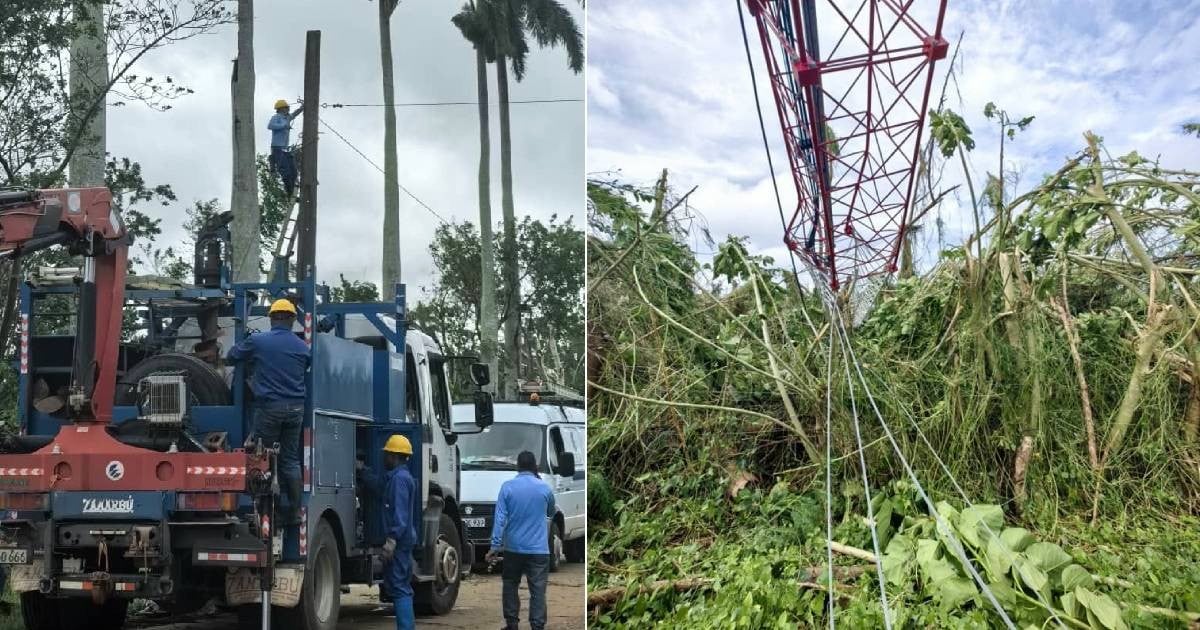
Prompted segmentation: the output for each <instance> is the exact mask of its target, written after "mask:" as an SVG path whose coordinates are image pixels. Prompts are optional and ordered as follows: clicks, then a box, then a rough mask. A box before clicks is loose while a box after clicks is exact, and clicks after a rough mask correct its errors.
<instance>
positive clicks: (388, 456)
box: [383, 435, 417, 630]
mask: <svg viewBox="0 0 1200 630" xmlns="http://www.w3.org/2000/svg"><path fill="white" fill-rule="evenodd" d="M411 457H412V443H411V442H409V441H408V438H406V437H404V436H403V435H393V436H391V437H389V438H388V440H387V443H386V444H384V446H383V467H384V468H385V469H386V470H387V472H386V473H385V476H384V488H383V528H384V536H386V539H385V541H384V544H383V558H384V560H385V561H386V562H387V565H386V567H385V568H384V577H383V582H384V586H385V587H386V588H387V592H388V595H389V596H391V598H392V606H393V608H394V609H395V611H396V630H412V629H413V628H415V627H416V618H415V616H414V614H413V589H412V572H413V556H412V551H413V547H414V546H416V544H417V528H416V523H414V522H413V521H414V519H413V501H414V497H415V496H417V494H416V493H417V482H416V480H414V479H413V476H412V473H410V472H409V471H408V460H409V458H411Z"/></svg>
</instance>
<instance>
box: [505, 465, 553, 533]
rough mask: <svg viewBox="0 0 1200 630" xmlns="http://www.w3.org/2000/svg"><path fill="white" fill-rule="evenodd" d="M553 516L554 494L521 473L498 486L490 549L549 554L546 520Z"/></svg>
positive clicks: (530, 474)
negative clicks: (498, 494)
mask: <svg viewBox="0 0 1200 630" xmlns="http://www.w3.org/2000/svg"><path fill="white" fill-rule="evenodd" d="M552 516H554V491H552V490H551V489H550V486H548V485H546V482H544V481H542V480H541V479H540V478H538V477H537V476H536V475H534V474H533V473H531V472H525V471H522V472H520V473H518V474H517V476H516V477H514V478H512V479H509V480H508V481H505V482H504V485H502V486H500V496H498V497H496V515H495V522H494V523H493V524H492V549H500V548H503V549H504V550H505V551H511V552H513V553H528V554H549V553H550V545H549V538H548V537H549V532H548V530H547V529H546V528H547V524H546V519H548V518H550V517H552Z"/></svg>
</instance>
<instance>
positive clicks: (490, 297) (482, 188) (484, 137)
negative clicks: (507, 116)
mask: <svg viewBox="0 0 1200 630" xmlns="http://www.w3.org/2000/svg"><path fill="white" fill-rule="evenodd" d="M475 76H476V79H477V81H476V83H477V85H478V89H479V239H480V240H479V272H480V276H479V278H480V280H479V285H480V296H479V358H480V361H482V362H483V363H486V364H487V365H488V368H489V369H490V370H491V373H492V379H493V382H492V383H491V384H489V385H488V391H491V392H493V393H495V391H496V384H495V379H498V378H499V377H500V362H499V359H498V357H497V355H496V341H497V339H498V338H499V337H500V324H499V322H498V320H497V319H496V254H495V252H494V251H493V246H494V245H495V239H494V238H493V236H492V184H491V182H492V140H491V130H490V127H489V124H488V116H489V111H488V105H489V104H488V82H487V59H485V58H484V56H483V51H482V50H478V49H476V51H475Z"/></svg>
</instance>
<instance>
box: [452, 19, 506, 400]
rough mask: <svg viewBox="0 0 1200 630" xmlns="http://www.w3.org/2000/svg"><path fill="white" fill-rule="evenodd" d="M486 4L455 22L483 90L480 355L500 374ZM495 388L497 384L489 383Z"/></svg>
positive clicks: (491, 45)
mask: <svg viewBox="0 0 1200 630" xmlns="http://www.w3.org/2000/svg"><path fill="white" fill-rule="evenodd" d="M487 10H488V6H487V5H486V4H481V5H476V4H475V2H474V0H470V1H468V2H467V3H466V4H464V5H463V8H462V10H461V11H459V13H458V15H455V16H454V17H453V18H451V20H450V21H451V22H453V23H454V25H455V26H457V27H458V29H459V30H460V31H462V34H463V37H464V38H466V39H467V41H469V42H471V45H472V46H473V47H474V48H475V76H476V79H477V81H476V85H477V88H478V91H479V98H478V100H479V236H480V243H479V252H480V254H479V266H480V270H479V271H480V296H479V322H478V324H477V326H478V329H479V355H480V360H481V361H482V362H483V363H486V364H487V365H488V367H489V369H490V370H491V372H492V378H493V379H495V378H497V377H498V376H499V360H498V359H497V357H496V340H497V338H498V337H499V335H500V325H499V324H498V323H497V321H496V257H495V253H494V252H493V250H492V245H493V242H494V241H493V240H492V199H491V178H492V174H491V159H492V158H491V137H490V135H491V133H490V131H489V128H488V82H487V81H488V77H487V64H488V63H489V62H491V61H494V60H495V42H494V39H493V38H492V36H491V29H490V28H489V24H490V23H491V20H490V19H489V17H488V15H486V12H487ZM488 387H489V389H491V390H492V391H493V392H494V391H495V385H494V383H493V384H492V385H489V386H488Z"/></svg>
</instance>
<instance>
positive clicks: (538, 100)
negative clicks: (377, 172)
mask: <svg viewBox="0 0 1200 630" xmlns="http://www.w3.org/2000/svg"><path fill="white" fill-rule="evenodd" d="M583 101H584V99H582V98H531V99H525V100H516V101H509V102H508V104H509V105H530V104H535V103H582V102H583ZM497 102H498V101H497ZM449 105H479V101H435V102H428V103H392V107H441V106H449ZM321 107H324V108H333V109H342V108H345V107H387V104H386V103H321Z"/></svg>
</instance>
